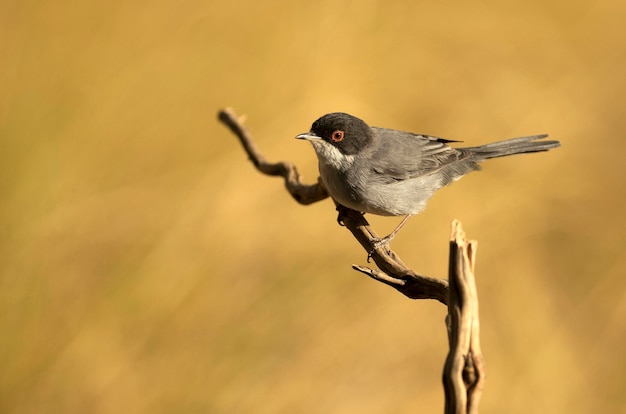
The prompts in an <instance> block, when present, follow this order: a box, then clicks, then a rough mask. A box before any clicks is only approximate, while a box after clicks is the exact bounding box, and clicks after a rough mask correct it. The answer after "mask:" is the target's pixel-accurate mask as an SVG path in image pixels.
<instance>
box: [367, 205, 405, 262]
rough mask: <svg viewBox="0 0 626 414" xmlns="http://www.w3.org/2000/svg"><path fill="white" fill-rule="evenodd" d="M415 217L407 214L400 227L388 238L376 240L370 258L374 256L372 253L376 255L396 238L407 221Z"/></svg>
mask: <svg viewBox="0 0 626 414" xmlns="http://www.w3.org/2000/svg"><path fill="white" fill-rule="evenodd" d="M412 216H413V214H407V215H406V216H405V217H404V218H403V219H402V221H401V222H400V224H398V226H397V227H396V228H395V229H394V230H393V231H392V232H391V233H389V234H388V235H387V236H385V237H383V238H382V239H375V240H374V243H373V246H372V250H371V251H370V254H369V256H368V259H369V257H371V256H372V253H374V250H376V249H378V248H380V247H383V246H387V245H388V244H389V243H390V242H391V240H392V239H393V238H394V237H396V234H398V232H399V231H400V229H401V228H402V227H403V226H404V225H405V224H406V222H407V221H409V219H410V218H411V217H412Z"/></svg>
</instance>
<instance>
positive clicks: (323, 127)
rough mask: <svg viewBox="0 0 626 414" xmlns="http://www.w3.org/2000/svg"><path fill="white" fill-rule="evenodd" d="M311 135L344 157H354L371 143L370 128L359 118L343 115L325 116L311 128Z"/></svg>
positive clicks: (336, 113)
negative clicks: (338, 151)
mask: <svg viewBox="0 0 626 414" xmlns="http://www.w3.org/2000/svg"><path fill="white" fill-rule="evenodd" d="M311 134H313V135H315V136H317V137H319V138H321V139H323V140H324V141H326V142H327V143H329V144H331V145H332V146H334V147H336V148H338V149H339V150H340V151H341V152H342V153H343V154H345V155H355V154H357V153H359V152H360V151H362V150H363V149H364V148H366V147H367V146H368V145H369V144H370V143H371V142H372V138H373V137H372V131H371V129H370V127H369V126H368V125H367V124H366V123H365V122H364V121H362V120H360V119H359V118H357V117H355V116H352V115H349V114H346V113H343V112H333V113H330V114H326V115H324V116H323V117H321V118H320V119H318V120H317V121H315V122H313V125H312V126H311Z"/></svg>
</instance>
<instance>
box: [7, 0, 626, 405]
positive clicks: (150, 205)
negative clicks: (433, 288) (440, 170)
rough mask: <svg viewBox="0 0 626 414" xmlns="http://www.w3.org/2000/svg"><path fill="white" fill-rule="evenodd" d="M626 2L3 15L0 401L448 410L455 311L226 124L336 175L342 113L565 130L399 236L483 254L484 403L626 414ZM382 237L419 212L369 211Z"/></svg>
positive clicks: (469, 141)
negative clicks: (430, 296) (289, 181)
mask: <svg viewBox="0 0 626 414" xmlns="http://www.w3.org/2000/svg"><path fill="white" fill-rule="evenodd" d="M625 17H626V3H624V2H620V1H617V0H615V1H600V2H564V1H551V2H545V1H538V0H531V1H513V2H492V1H489V2H479V3H470V2H466V3H459V2H454V1H449V0H444V1H443V2H413V1H407V0H404V1H395V0H391V1H385V2H382V1H374V0H365V1H361V2H353V1H327V0H320V1H318V2H293V1H273V2H258V1H250V0H235V1H230V2H225V3H224V2H222V3H217V2H206V1H205V2H202V1H195V0H189V1H183V2H174V1H171V0H169V1H168V0H163V1H154V2H147V1H130V2H120V3H111V2H83V1H73V0H67V1H61V2H58V1H47V0H41V1H37V2H34V1H28V0H27V1H19V2H18V1H5V2H2V3H1V4H0V21H1V24H0V52H1V56H2V61H3V63H2V66H1V68H0V91H1V92H0V138H1V141H0V144H1V150H0V157H1V159H0V161H1V162H0V168H1V174H0V183H1V186H0V189H1V194H2V202H1V203H0V218H1V223H2V232H1V235H2V238H1V241H0V258H1V263H2V267H1V269H2V271H1V275H0V338H1V340H0V412H2V413H19V414H21V413H87V412H89V413H388V412H394V413H415V412H442V410H443V387H442V385H441V380H440V376H441V370H442V367H443V363H444V359H445V355H446V353H447V342H446V334H445V327H444V317H445V312H446V310H445V307H444V306H442V305H441V304H439V303H437V302H435V301H421V302H420V301H411V300H409V299H406V298H405V297H403V296H401V295H400V294H398V293H397V292H396V291H394V290H393V289H391V288H389V287H386V286H383V285H382V284H378V283H375V282H374V281H372V280H369V279H368V278H367V277H365V276H363V275H361V274H358V273H356V272H354V271H353V270H351V269H350V265H351V264H352V263H358V264H365V256H366V254H365V252H364V251H363V250H362V249H361V248H360V246H359V245H358V244H357V242H356V241H355V240H354V239H352V238H351V236H350V234H349V233H348V232H347V231H346V230H345V229H342V228H340V227H339V226H338V225H337V223H336V222H335V218H336V213H335V211H334V208H333V205H332V203H331V202H330V201H328V200H326V201H324V202H321V203H318V204H316V205H313V206H310V207H302V206H300V205H298V204H296V203H295V202H294V201H293V200H292V199H291V198H290V196H289V195H288V194H287V192H286V191H285V190H284V188H283V184H282V182H281V180H280V179H277V178H268V177H265V176H261V175H260V174H258V173H257V172H256V171H255V170H254V168H253V166H252V165H251V163H249V162H248V161H247V160H246V157H245V155H244V153H243V151H242V150H241V148H240V146H239V143H238V142H237V141H236V139H235V138H234V136H232V135H231V133H230V132H229V131H227V130H226V129H225V128H224V127H223V126H222V125H220V124H219V123H218V121H217V119H216V113H217V110H218V109H219V108H221V107H224V106H232V107H233V108H235V110H237V111H238V112H239V113H246V114H247V115H248V118H247V125H248V127H249V128H250V129H251V130H252V132H253V134H254V136H255V138H256V142H257V144H258V146H259V148H260V149H261V151H262V152H263V153H264V155H265V156H267V157H268V158H269V159H270V160H276V161H278V160H289V161H293V162H294V163H296V164H297V165H298V167H299V169H300V172H301V173H302V174H303V175H304V178H305V179H306V180H307V181H309V182H313V181H314V180H315V179H316V177H317V165H316V158H315V155H314V152H313V150H312V148H310V145H308V144H307V143H303V142H301V141H296V140H295V139H293V138H294V136H295V135H296V134H298V133H301V132H305V131H308V129H309V127H310V125H311V123H312V122H313V121H314V120H315V119H316V118H317V117H318V116H320V115H323V114H324V113H327V112H331V111H344V112H349V113H352V114H354V115H357V116H359V117H361V118H363V119H364V120H366V121H367V122H368V123H370V125H377V126H384V127H391V128H396V129H403V130H408V131H413V132H420V133H427V134H432V135H437V136H441V137H445V138H449V139H456V140H463V141H464V142H465V143H464V145H467V146H469V145H478V144H483V143H487V142H489V141H494V140H499V139H505V138H512V137H516V136H520V135H529V134H535V133H549V134H550V135H551V137H552V138H554V139H558V140H560V141H561V142H562V144H563V146H562V147H561V148H559V149H557V150H554V151H551V152H550V153H541V154H534V155H529V156H519V157H513V158H506V159H498V160H492V161H489V162H487V163H485V165H484V170H483V171H482V172H480V173H473V174H471V175H469V176H468V177H466V178H464V179H463V180H461V181H460V182H458V183H455V184H454V185H452V186H451V187H450V188H446V189H444V190H442V191H440V192H439V193H438V194H437V195H435V197H434V198H433V199H432V200H431V201H430V204H429V207H428V208H427V210H426V211H425V212H424V213H423V214H421V215H420V216H418V217H416V218H413V219H412V220H411V221H410V222H409V223H408V225H407V226H406V227H405V229H404V230H403V231H402V232H401V233H400V234H399V236H398V237H397V238H396V239H395V240H394V242H393V248H394V249H395V250H396V251H397V252H398V253H399V254H400V255H401V256H402V257H403V259H404V260H405V262H406V263H407V264H408V265H410V266H411V267H412V268H413V269H415V270H416V271H418V272H420V273H422V274H426V275H431V276H438V277H445V276H446V274H447V273H446V272H447V249H448V242H447V240H448V233H449V223H450V221H451V220H452V219H453V218H458V219H460V220H461V221H462V222H463V225H464V228H465V230H466V232H467V233H468V236H469V237H470V238H474V239H477V240H478V242H479V249H478V265H477V279H478V292H479V296H480V306H481V331H482V343H483V351H484V353H485V358H486V362H487V369H488V378H487V383H486V388H485V390H484V394H483V399H482V402H481V409H482V411H483V412H485V413H502V412H506V413H597V412H605V413H617V412H626V352H624V349H625V348H624V342H625V341H626V331H625V328H624V324H625V321H626V281H625V280H624V279H625V276H626V258H625V256H624V254H623V251H624V249H625V248H626V236H625V232H624V229H625V227H626V218H625V216H624V203H623V202H624V197H625V195H626V194H625V191H624V190H625V188H626V186H625V185H624V178H623V169H624V168H623V167H624V161H623V157H624V151H625V150H626V144H625V141H624V131H625V127H626V117H625V116H624V107H625V106H624V103H625V102H624V96H625V95H626V76H625V75H624V67H625V64H626V29H625V28H624V18H625ZM369 219H370V223H372V225H373V226H374V228H375V229H377V231H378V232H379V233H380V234H386V233H388V232H389V231H390V230H391V229H393V228H394V227H395V225H396V224H397V223H398V222H399V219H396V218H377V217H369Z"/></svg>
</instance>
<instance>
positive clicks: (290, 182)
mask: <svg viewBox="0 0 626 414" xmlns="http://www.w3.org/2000/svg"><path fill="white" fill-rule="evenodd" d="M218 118H219V120H220V121H222V123H223V124H224V125H226V126H227V127H228V128H230V130H231V131H232V132H233V133H234V134H235V135H236V136H237V138H239V142H241V145H243V149H244V150H245V151H246V154H248V157H249V158H250V161H252V163H253V164H254V166H255V167H256V168H257V170H259V171H260V172H262V173H263V174H267V175H279V176H281V177H283V178H284V179H285V186H286V187H287V191H288V192H289V194H291V195H292V197H293V198H294V199H295V200H296V201H297V202H298V203H300V204H313V203H315V202H317V201H320V200H323V199H325V198H326V197H328V193H327V192H326V189H325V188H324V186H322V184H321V182H319V180H318V183H317V184H312V185H307V184H302V183H301V182H300V174H298V170H296V167H295V166H294V165H293V164H291V163H288V162H277V163H270V162H268V161H267V160H266V159H265V157H264V156H263V155H261V153H260V152H259V150H258V149H257V147H256V145H255V144H254V141H253V140H252V137H251V136H250V132H249V131H248V129H247V128H246V127H245V126H244V125H243V119H242V118H241V117H238V116H237V114H235V112H234V111H233V110H232V109H230V108H225V109H222V110H221V111H219V113H218Z"/></svg>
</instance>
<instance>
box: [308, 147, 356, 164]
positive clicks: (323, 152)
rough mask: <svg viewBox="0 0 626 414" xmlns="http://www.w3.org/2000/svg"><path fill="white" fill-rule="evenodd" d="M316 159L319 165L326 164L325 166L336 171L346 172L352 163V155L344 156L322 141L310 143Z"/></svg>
mask: <svg viewBox="0 0 626 414" xmlns="http://www.w3.org/2000/svg"><path fill="white" fill-rule="evenodd" d="M311 143H312V144H313V148H314V149H315V153H316V154H317V158H318V159H319V161H320V164H326V165H327V166H329V167H331V168H334V169H336V170H340V171H343V170H346V169H348V168H350V166H351V165H352V163H353V162H354V155H345V154H343V153H342V152H341V151H339V149H338V148H337V147H335V146H333V145H331V144H329V143H327V142H324V141H321V140H320V141H311Z"/></svg>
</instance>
